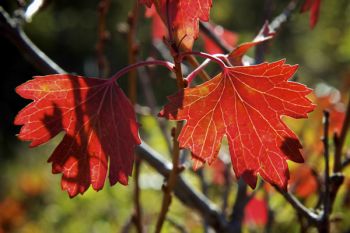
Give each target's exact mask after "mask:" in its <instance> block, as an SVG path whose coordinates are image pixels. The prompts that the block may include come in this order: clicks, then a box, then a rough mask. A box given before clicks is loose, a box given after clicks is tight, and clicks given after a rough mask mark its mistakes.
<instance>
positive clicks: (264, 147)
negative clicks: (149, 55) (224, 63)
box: [159, 60, 314, 189]
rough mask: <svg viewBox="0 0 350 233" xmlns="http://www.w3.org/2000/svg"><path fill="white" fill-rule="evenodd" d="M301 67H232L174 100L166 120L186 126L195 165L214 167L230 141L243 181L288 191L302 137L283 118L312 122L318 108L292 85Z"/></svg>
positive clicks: (184, 143) (183, 137)
mask: <svg viewBox="0 0 350 233" xmlns="http://www.w3.org/2000/svg"><path fill="white" fill-rule="evenodd" d="M296 69H297V66H290V65H286V64H285V61H284V60H282V61H277V62H273V63H263V64H260V65H255V66H246V67H229V68H226V69H225V70H224V71H223V72H222V73H220V74H219V75H217V76H216V77H215V78H213V79H211V80H210V81H207V82H205V83H203V84H201V85H199V86H196V87H194V88H186V89H184V90H183V91H180V92H178V93H177V94H175V95H173V96H170V97H169V100H170V103H168V104H167V105H166V106H165V107H164V109H163V110H162V111H161V112H160V114H159V115H160V116H162V117H166V118H168V119H171V120H185V121H186V124H185V125H184V127H183V129H182V131H181V134H180V135H179V137H178V141H179V143H180V146H181V147H185V148H189V149H190V150H191V152H192V154H193V159H194V160H197V161H200V162H201V163H205V162H208V163H209V164H211V163H212V162H213V161H214V160H215V159H216V158H217V156H218V152H219V149H220V144H221V141H222V139H223V137H224V135H226V137H227V138H228V143H229V150H230V154H231V161H232V164H233V169H234V171H235V174H236V176H237V177H243V179H244V180H245V181H246V182H247V183H248V184H249V185H250V186H251V187H255V185H256V181H257V174H260V175H261V176H262V177H263V178H264V179H265V180H266V181H268V182H269V183H272V184H276V185H278V186H279V187H281V188H284V189H286V187H287V181H288V179H289V172H288V167H287V162H286V160H287V159H289V160H292V161H295V162H303V157H302V155H301V152H300V149H301V148H302V146H301V144H300V142H299V140H298V138H297V136H296V135H295V134H294V133H293V132H292V131H291V130H290V129H289V128H288V127H287V126H286V125H285V124H284V123H283V121H282V120H281V116H282V115H285V116H290V117H293V118H306V117H307V113H308V112H311V111H312V110H313V109H314V105H313V104H312V103H311V102H310V100H309V99H307V98H306V95H307V94H309V93H310V92H311V90H310V89H308V88H307V87H306V86H304V85H302V84H299V83H295V82H290V81H288V79H290V78H291V77H292V76H293V74H294V73H295V72H296Z"/></svg>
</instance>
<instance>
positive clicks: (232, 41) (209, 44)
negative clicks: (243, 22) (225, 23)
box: [202, 24, 238, 54]
mask: <svg viewBox="0 0 350 233" xmlns="http://www.w3.org/2000/svg"><path fill="white" fill-rule="evenodd" d="M210 26H211V28H212V30H213V32H214V33H215V34H216V35H217V36H218V37H220V38H221V39H222V40H223V41H224V42H225V43H226V44H227V45H228V46H230V47H233V46H236V43H237V40H238V35H237V34H236V33H234V32H231V31H229V30H226V29H224V28H223V27H221V26H219V25H213V24H211V25H210ZM202 35H203V40H204V48H205V50H206V51H207V52H208V53H210V54H216V53H223V51H222V50H221V49H220V47H219V46H217V45H216V43H215V42H213V41H212V40H211V39H210V38H209V37H207V36H206V35H205V34H202Z"/></svg>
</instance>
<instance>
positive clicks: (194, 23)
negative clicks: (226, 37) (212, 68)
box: [140, 0, 212, 50]
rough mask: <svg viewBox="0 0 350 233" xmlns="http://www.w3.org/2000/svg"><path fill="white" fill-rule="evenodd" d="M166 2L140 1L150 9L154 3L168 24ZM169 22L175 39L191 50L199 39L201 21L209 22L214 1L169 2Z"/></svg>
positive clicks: (176, 0)
mask: <svg viewBox="0 0 350 233" xmlns="http://www.w3.org/2000/svg"><path fill="white" fill-rule="evenodd" d="M166 2H167V1H166V0H140V3H143V4H146V5H147V6H148V7H150V6H151V5H152V3H153V4H154V5H155V6H156V8H157V11H158V13H160V16H161V17H162V19H163V21H164V22H167V6H166ZM168 2H169V6H168V9H169V21H170V26H171V29H172V30H173V32H174V35H175V38H176V40H177V42H178V43H179V42H180V41H181V44H182V46H183V47H184V48H185V49H187V50H191V49H192V46H193V42H194V40H195V39H197V38H198V33H199V20H202V21H209V12H210V8H211V6H212V0H169V1H168Z"/></svg>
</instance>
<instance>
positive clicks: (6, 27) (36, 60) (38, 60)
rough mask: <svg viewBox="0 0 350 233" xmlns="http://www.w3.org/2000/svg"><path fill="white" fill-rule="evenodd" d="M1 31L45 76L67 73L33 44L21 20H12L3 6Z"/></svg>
mask: <svg viewBox="0 0 350 233" xmlns="http://www.w3.org/2000/svg"><path fill="white" fill-rule="evenodd" d="M0 30H1V35H3V36H5V37H6V38H8V40H9V41H11V42H12V43H13V44H14V45H15V46H16V47H17V48H18V50H19V51H21V53H22V54H23V56H24V57H25V58H26V60H27V61H28V62H29V63H31V64H32V65H33V66H34V67H36V68H37V69H38V70H39V71H41V72H42V73H43V74H53V73H67V72H66V71H64V70H63V69H62V68H61V67H59V66H58V65H57V64H56V63H55V62H53V61H52V60H51V59H50V58H49V57H48V56H46V55H45V53H44V52H43V51H41V50H40V49H39V48H38V47H36V46H35V45H34V44H33V42H32V41H31V40H30V39H29V38H28V37H27V36H26V34H25V33H24V32H23V30H22V27H21V25H20V23H19V20H18V19H15V18H14V19H12V18H11V16H10V15H9V14H8V13H7V12H6V11H5V10H4V9H3V8H2V7H1V6H0Z"/></svg>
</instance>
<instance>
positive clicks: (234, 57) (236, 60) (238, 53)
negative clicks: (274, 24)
mask: <svg viewBox="0 0 350 233" xmlns="http://www.w3.org/2000/svg"><path fill="white" fill-rule="evenodd" d="M274 36H275V32H274V31H273V30H272V29H271V28H270V27H269V24H268V22H266V23H265V24H264V26H263V27H262V28H261V30H260V32H259V33H258V35H257V36H256V37H255V38H254V40H253V41H252V42H246V43H243V44H241V45H239V46H237V47H236V48H235V49H234V50H233V51H232V52H231V53H230V54H229V57H228V58H229V59H230V62H231V63H232V64H233V65H236V66H241V65H243V62H242V58H243V56H244V55H245V54H246V53H247V52H248V50H249V49H250V48H252V47H254V46H256V45H258V44H261V43H263V42H265V41H267V40H270V39H272V38H273V37H274Z"/></svg>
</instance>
